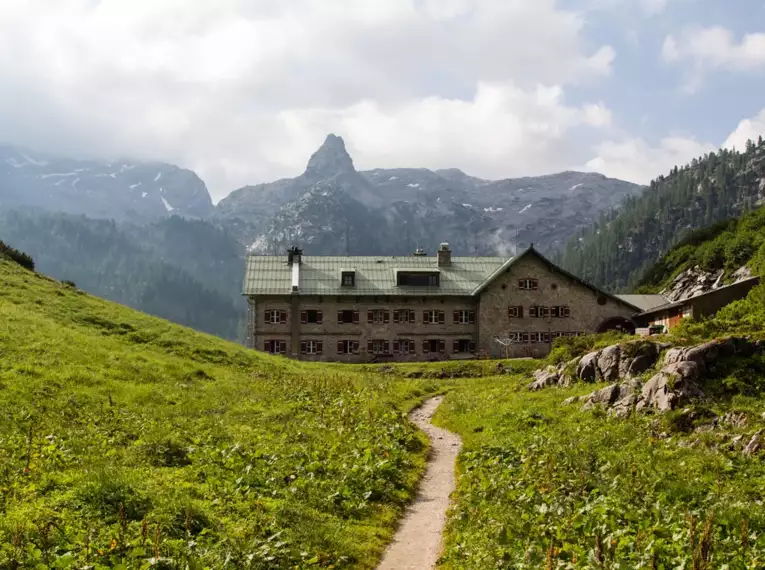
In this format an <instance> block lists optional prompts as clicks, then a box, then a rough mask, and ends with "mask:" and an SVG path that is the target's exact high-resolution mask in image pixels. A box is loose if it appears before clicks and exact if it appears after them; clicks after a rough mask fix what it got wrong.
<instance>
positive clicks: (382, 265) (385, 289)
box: [243, 255, 507, 296]
mask: <svg viewBox="0 0 765 570" xmlns="http://www.w3.org/2000/svg"><path fill="white" fill-rule="evenodd" d="M506 262H507V258H506V257H452V263H451V265H450V266H448V267H438V259H437V257H436V256H432V257H420V256H400V257H385V256H381V257H347V256H310V255H304V256H302V263H301V265H300V288H299V293H300V294H301V295H390V296H394V295H432V296H437V295H465V296H467V295H471V294H472V293H473V291H475V290H476V288H477V287H478V286H479V285H481V283H483V282H484V281H485V280H486V279H487V278H488V277H489V276H491V275H492V274H493V273H495V272H496V271H497V269H499V268H500V267H502V265H503V264H504V263H506ZM349 268H350V269H349ZM397 270H398V271H401V270H409V271H434V272H435V271H438V272H439V274H440V278H439V282H440V285H439V286H438V287H417V286H401V287H397V286H396V271H397ZM343 271H355V273H356V285H355V287H343V286H342V285H341V273H342V272H343ZM291 290H292V273H291V269H290V266H289V265H287V258H286V256H284V255H278V256H271V255H248V256H247V265H246V270H245V277H244V288H243V294H244V295H289V294H290V293H291Z"/></svg>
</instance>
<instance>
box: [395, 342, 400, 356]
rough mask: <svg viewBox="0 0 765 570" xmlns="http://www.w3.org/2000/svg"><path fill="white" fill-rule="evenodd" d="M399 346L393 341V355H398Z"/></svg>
mask: <svg viewBox="0 0 765 570" xmlns="http://www.w3.org/2000/svg"><path fill="white" fill-rule="evenodd" d="M399 346H400V345H399V342H398V341H397V340H394V341H393V352H394V353H395V354H398V352H399Z"/></svg>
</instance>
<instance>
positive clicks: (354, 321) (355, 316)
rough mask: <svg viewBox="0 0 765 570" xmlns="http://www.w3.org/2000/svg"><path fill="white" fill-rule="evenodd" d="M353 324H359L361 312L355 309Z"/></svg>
mask: <svg viewBox="0 0 765 570" xmlns="http://www.w3.org/2000/svg"><path fill="white" fill-rule="evenodd" d="M353 324H354V325H357V324H359V312H358V311H353Z"/></svg>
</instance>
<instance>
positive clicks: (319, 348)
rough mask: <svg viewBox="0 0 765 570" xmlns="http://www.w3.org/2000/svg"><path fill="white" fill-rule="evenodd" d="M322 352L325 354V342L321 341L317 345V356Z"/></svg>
mask: <svg viewBox="0 0 765 570" xmlns="http://www.w3.org/2000/svg"><path fill="white" fill-rule="evenodd" d="M322 352H324V342H323V341H321V340H320V341H318V342H317V343H316V354H321V353H322Z"/></svg>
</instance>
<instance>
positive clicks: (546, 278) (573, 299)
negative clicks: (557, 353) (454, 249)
mask: <svg viewBox="0 0 765 570" xmlns="http://www.w3.org/2000/svg"><path fill="white" fill-rule="evenodd" d="M520 280H524V281H525V280H534V281H535V282H536V289H529V290H525V289H521V288H520V286H519V285H520V284H519V281H520ZM478 304H479V311H478V322H479V323H480V325H479V336H478V342H477V346H478V350H479V351H480V352H482V353H485V354H489V355H491V356H494V357H504V356H506V355H507V356H509V357H511V358H514V357H523V356H530V357H539V356H544V355H545V354H547V353H548V352H550V348H551V345H552V341H553V340H554V339H555V338H556V337H557V336H565V335H569V336H573V335H578V334H588V333H593V332H596V331H598V330H599V329H601V328H602V327H603V325H604V324H606V323H608V322H609V320H612V319H614V320H617V321H618V320H619V319H629V318H630V317H631V316H632V315H634V314H635V312H636V311H635V308H634V307H632V306H630V305H628V304H626V303H624V302H620V301H619V300H618V299H616V298H614V297H611V296H609V295H605V294H603V293H601V292H599V291H596V290H594V289H592V288H590V287H588V286H586V285H584V284H582V283H581V282H580V281H578V280H576V279H574V278H572V277H570V276H568V275H567V274H565V273H563V272H560V271H558V270H557V268H556V267H555V266H554V265H552V264H550V263H549V262H547V261H546V260H544V259H543V258H541V257H537V256H526V257H524V258H523V259H519V260H518V262H517V263H514V264H512V265H511V266H510V267H509V268H508V270H507V271H506V272H505V273H504V274H503V275H500V276H498V277H496V278H495V279H494V280H493V281H492V282H491V283H490V284H489V285H488V286H487V287H486V288H485V289H484V290H483V291H482V292H481V294H480V296H479V301H478ZM509 307H523V311H522V316H519V317H510V316H509V312H508V309H509ZM532 307H545V308H548V309H550V308H553V307H556V308H557V307H565V308H567V309H568V311H566V312H565V313H564V314H568V316H565V317H558V316H552V311H549V310H548V311H545V312H543V313H542V314H543V315H544V316H542V317H533V316H530V315H531V313H532V311H530V309H531V308H532ZM519 334H520V335H522V336H520V338H518V335H519ZM527 334H528V341H527V340H526V335H527ZM535 336H536V338H535ZM495 339H499V340H500V341H502V342H507V341H508V340H509V339H513V342H512V344H509V345H508V346H507V350H506V349H505V346H503V344H502V343H500V342H498V341H497V340H495Z"/></svg>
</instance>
